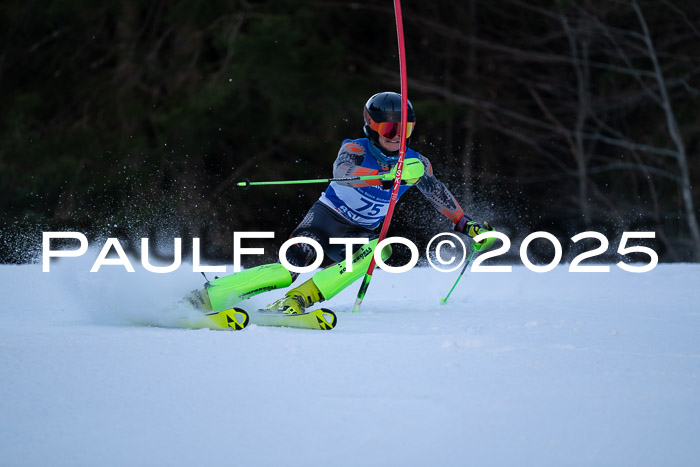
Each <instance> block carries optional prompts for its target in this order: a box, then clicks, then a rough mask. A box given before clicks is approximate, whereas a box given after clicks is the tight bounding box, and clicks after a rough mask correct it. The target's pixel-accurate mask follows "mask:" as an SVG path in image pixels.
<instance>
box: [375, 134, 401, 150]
mask: <svg viewBox="0 0 700 467" xmlns="http://www.w3.org/2000/svg"><path fill="white" fill-rule="evenodd" d="M379 145H380V146H381V147H382V149H386V150H387V151H389V152H396V151H398V150H399V147H400V146H401V139H400V138H399V135H398V134H397V135H394V137H393V138H391V139H389V138H385V137H383V136H382V135H379Z"/></svg>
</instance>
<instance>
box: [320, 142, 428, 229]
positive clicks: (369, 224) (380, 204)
mask: <svg viewBox="0 0 700 467" xmlns="http://www.w3.org/2000/svg"><path fill="white" fill-rule="evenodd" d="M347 143H355V144H359V145H360V146H362V147H363V148H364V150H365V157H364V160H363V161H362V164H361V165H360V167H366V168H368V169H373V170H382V168H381V167H380V166H379V164H378V163H377V161H376V159H375V158H374V157H373V156H372V153H371V150H370V145H371V144H372V143H370V142H369V140H368V139H367V138H360V139H354V140H351V139H346V140H345V141H343V145H345V144H347ZM418 157H419V154H418V153H417V152H416V151H414V150H413V149H409V148H406V157H405V159H414V158H418ZM409 188H411V186H410V185H401V186H400V187H399V197H401V195H403V194H404V193H405V192H406V190H408V189H409ZM390 200H391V189H388V190H384V189H382V187H381V185H372V186H364V187H361V188H356V187H352V186H345V185H341V184H339V183H337V182H331V183H330V185H328V188H327V189H326V191H325V192H324V193H323V194H322V195H321V201H322V202H324V203H325V204H330V205H331V206H332V207H333V208H335V210H336V211H338V212H339V213H340V214H342V215H343V216H345V218H346V219H348V220H349V221H350V222H352V223H353V224H357V225H361V226H362V227H366V228H368V229H375V228H377V227H378V226H379V224H381V222H382V220H383V219H384V217H385V216H386V213H387V211H388V210H389V201H390ZM397 201H398V199H397Z"/></svg>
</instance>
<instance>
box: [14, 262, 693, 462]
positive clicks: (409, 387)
mask: <svg viewBox="0 0 700 467" xmlns="http://www.w3.org/2000/svg"><path fill="white" fill-rule="evenodd" d="M91 265H92V262H91V261H88V260H86V259H84V258H80V259H64V260H61V261H57V262H54V263H53V264H52V266H51V268H52V271H51V272H50V273H43V272H41V265H24V266H9V265H6V266H0V279H1V283H2V284H3V285H2V290H3V297H4V301H3V302H4V303H3V305H2V309H1V311H0V374H1V375H2V382H1V383H0V465H2V466H24V465H37V466H44V465H70V466H78V465H84V466H92V465H103V466H112V465H114V466H118V465H119V466H121V465H135V466H139V465H143V466H147V465H149V466H150V465H182V466H185V465H214V464H218V465H241V466H252V465H284V466H297V465H298V466H314V465H319V466H321V465H323V466H327V465H334V466H336V465H338V466H388V465H397V466H399V465H400V466H413V465H415V466H423V465H441V466H447V465H455V466H463V465H479V466H490V465H494V466H496V465H537V466H546V465H551V466H562V465H567V466H578V465H580V466H590V465H597V466H600V465H610V466H620V465H635V466H659V465H674V466H685V465H687V466H690V465H698V459H699V458H700V447H699V446H700V445H699V444H698V442H697V439H698V436H699V435H700V404H699V402H700V339H699V338H698V336H699V335H700V305H699V304H700V291H699V290H698V285H700V265H697V264H673V265H668V264H661V265H659V266H657V267H656V269H654V270H653V271H652V272H650V273H645V274H632V273H628V272H625V271H622V270H619V269H618V268H617V267H615V266H614V265H612V266H611V272H610V273H607V274H602V273H601V274H598V273H569V272H568V271H567V268H568V265H562V266H559V267H557V268H556V269H555V270H554V271H551V272H549V273H545V274H537V273H534V272H531V271H529V270H527V269H525V268H524V267H521V266H514V272H512V273H490V274H486V273H484V274H475V273H467V274H465V276H464V277H463V278H462V281H461V282H460V284H459V285H458V286H457V289H456V290H455V292H454V293H453V295H452V297H451V298H450V302H449V303H448V304H447V305H445V306H440V304H439V300H440V298H441V297H443V296H444V295H445V294H446V293H447V291H448V290H449V288H450V286H451V285H452V282H453V281H454V280H455V278H456V275H457V273H456V272H453V273H449V274H441V273H439V272H436V271H434V270H432V269H414V270H413V271H411V272H408V273H404V274H389V273H386V272H383V271H378V272H377V273H376V274H375V277H374V279H373V281H372V284H371V286H370V289H369V292H368V294H367V297H366V298H365V301H364V304H363V311H362V312H360V313H351V312H350V310H351V307H352V305H353V303H354V298H355V294H356V292H357V288H358V287H359V284H356V285H353V286H351V287H350V288H349V289H347V290H346V291H344V292H343V293H341V294H340V295H339V296H337V297H335V298H333V299H332V300H330V301H328V302H326V303H325V304H324V305H325V306H328V307H329V308H332V309H333V310H335V311H336V312H337V315H338V326H337V327H336V329H334V330H332V331H328V332H322V331H307V330H294V329H284V328H265V327H258V326H254V325H253V326H250V327H249V328H247V329H245V330H243V331H239V332H223V331H210V330H186V329H177V328H173V327H172V326H174V325H176V324H177V322H178V319H179V317H180V316H182V314H183V313H186V311H185V310H184V309H182V308H178V307H177V306H173V305H171V302H174V301H176V300H177V299H178V298H179V297H180V296H182V295H183V294H184V293H186V292H188V291H190V290H192V289H195V288H198V287H200V286H201V284H202V278H201V275H199V274H197V273H192V272H191V266H190V265H183V266H182V267H181V268H180V270H178V271H177V272H174V273H170V274H164V275H158V274H153V273H148V272H145V271H143V270H141V269H139V268H138V267H137V272H136V273H131V274H130V273H126V272H125V271H124V269H123V268H121V267H116V266H105V267H103V269H102V270H101V271H100V272H98V273H90V272H89V269H90V267H91ZM308 277H309V275H303V276H302V277H300V278H299V279H298V282H297V283H301V282H300V281H303V280H306V278H308ZM282 293H283V291H276V292H270V293H266V294H263V295H261V296H258V297H255V298H254V299H253V300H251V302H252V306H255V307H257V306H262V305H265V304H267V303H269V302H271V301H272V300H273V299H275V298H276V297H277V296H279V295H280V294H282Z"/></svg>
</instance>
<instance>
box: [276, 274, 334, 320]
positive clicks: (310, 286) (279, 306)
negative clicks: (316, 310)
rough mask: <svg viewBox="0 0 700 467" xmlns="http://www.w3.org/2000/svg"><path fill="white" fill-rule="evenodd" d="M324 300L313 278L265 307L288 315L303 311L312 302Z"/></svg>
mask: <svg viewBox="0 0 700 467" xmlns="http://www.w3.org/2000/svg"><path fill="white" fill-rule="evenodd" d="M323 300H324V298H323V295H322V294H321V291H320V290H318V287H316V284H314V281H313V279H309V280H308V281H306V282H304V283H303V284H301V285H300V286H299V287H295V288H293V289H292V290H290V291H289V292H287V293H286V294H285V295H284V298H280V299H279V300H277V301H276V302H274V303H272V304H270V305H268V307H267V309H268V310H272V311H281V312H282V313H286V314H289V315H296V314H300V313H304V311H305V310H306V308H307V307H310V306H311V305H313V304H314V303H320V302H322V301H323Z"/></svg>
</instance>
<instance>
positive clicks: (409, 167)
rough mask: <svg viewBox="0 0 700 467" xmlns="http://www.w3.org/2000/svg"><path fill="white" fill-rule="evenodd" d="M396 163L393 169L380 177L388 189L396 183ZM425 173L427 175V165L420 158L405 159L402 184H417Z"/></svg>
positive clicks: (384, 186)
mask: <svg viewBox="0 0 700 467" xmlns="http://www.w3.org/2000/svg"><path fill="white" fill-rule="evenodd" d="M396 165H398V164H396ZM396 165H395V166H394V168H393V169H391V171H389V172H387V173H385V174H384V175H383V176H382V178H380V180H381V182H382V188H384V189H385V190H388V189H389V188H391V187H392V186H393V185H394V179H395V178H396ZM423 175H425V166H424V165H423V163H422V162H421V161H420V159H417V158H411V159H406V160H404V161H403V169H402V171H401V184H402V185H415V184H416V183H418V180H420V178H421V177H422V176H423Z"/></svg>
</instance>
